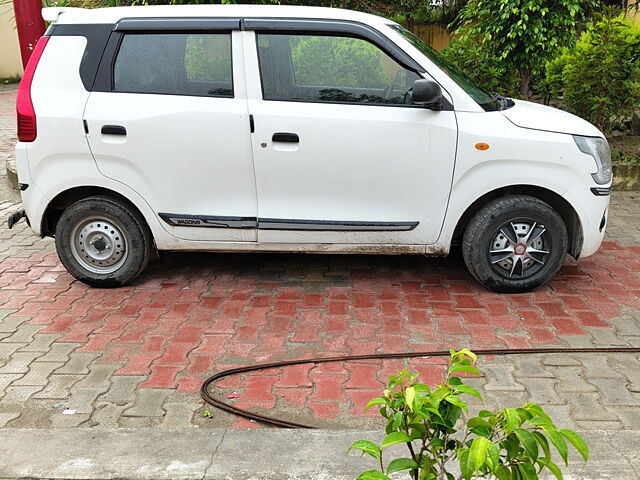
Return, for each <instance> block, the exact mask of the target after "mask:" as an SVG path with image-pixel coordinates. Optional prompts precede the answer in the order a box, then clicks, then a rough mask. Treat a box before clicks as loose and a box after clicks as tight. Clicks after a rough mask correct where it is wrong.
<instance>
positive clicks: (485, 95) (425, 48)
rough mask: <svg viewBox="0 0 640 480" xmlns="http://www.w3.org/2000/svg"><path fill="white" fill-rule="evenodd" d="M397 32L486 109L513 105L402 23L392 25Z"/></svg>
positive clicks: (492, 109)
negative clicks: (488, 89)
mask: <svg viewBox="0 0 640 480" xmlns="http://www.w3.org/2000/svg"><path fill="white" fill-rule="evenodd" d="M390 27H391V28H393V29H394V30H395V31H396V32H398V33H399V34H400V35H402V36H403V37H404V38H405V39H406V40H408V41H409V43H411V45H413V46H414V47H416V48H417V49H418V50H420V51H421V52H422V53H423V54H424V55H425V56H426V57H427V58H428V59H429V60H431V61H432V62H433V63H435V64H436V65H437V66H438V68H440V69H441V70H443V71H444V72H445V73H446V74H447V75H449V77H451V78H452V79H453V81H454V82H456V83H457V84H458V85H459V86H460V87H461V88H462V89H463V90H464V91H465V92H467V93H468V94H469V96H470V97H471V98H473V99H474V100H475V101H476V102H477V103H478V104H479V105H480V106H481V107H482V108H483V109H484V110H486V111H495V110H503V109H505V108H508V107H510V106H512V105H513V101H511V100H509V99H506V98H504V97H501V96H500V95H496V94H493V93H490V92H488V91H487V90H485V89H484V88H482V87H481V86H479V85H478V84H477V83H476V82H474V81H473V80H472V79H471V78H469V77H468V76H467V75H466V74H465V73H464V72H463V71H462V70H460V68H458V67H457V66H456V65H455V64H453V63H451V62H450V61H449V60H447V59H446V57H445V56H444V55H442V54H441V53H440V52H438V51H437V50H435V49H434V48H432V47H430V46H429V45H427V44H426V43H425V42H424V41H422V40H421V39H420V38H419V37H417V36H416V35H414V34H413V33H411V32H410V31H409V30H407V29H405V28H403V27H401V26H400V25H390Z"/></svg>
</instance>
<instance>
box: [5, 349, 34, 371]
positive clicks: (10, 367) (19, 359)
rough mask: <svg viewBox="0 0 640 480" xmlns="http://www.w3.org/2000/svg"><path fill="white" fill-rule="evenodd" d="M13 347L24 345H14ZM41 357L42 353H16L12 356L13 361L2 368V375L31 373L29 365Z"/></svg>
mask: <svg viewBox="0 0 640 480" xmlns="http://www.w3.org/2000/svg"><path fill="white" fill-rule="evenodd" d="M12 345H22V344H20V343H14V344H12ZM41 356H42V353H41V352H16V353H14V354H13V355H11V359H10V360H9V361H8V362H7V363H6V364H5V365H4V366H3V367H2V368H0V373H27V372H28V371H29V365H31V363H33V362H34V360H36V359H37V358H38V357H41Z"/></svg>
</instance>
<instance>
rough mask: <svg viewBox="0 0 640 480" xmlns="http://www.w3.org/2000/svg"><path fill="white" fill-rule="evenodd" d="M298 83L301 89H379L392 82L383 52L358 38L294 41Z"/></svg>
mask: <svg viewBox="0 0 640 480" xmlns="http://www.w3.org/2000/svg"><path fill="white" fill-rule="evenodd" d="M293 38H294V39H297V44H296V45H295V46H294V47H293V49H292V52H291V56H292V59H293V65H294V72H295V76H296V82H297V83H298V84H299V85H317V86H336V85H339V86H341V87H360V88H367V87H372V88H374V87H379V86H380V85H387V84H389V83H390V82H391V80H392V79H391V78H389V75H388V74H387V72H386V71H385V69H384V67H383V65H382V61H383V59H384V58H385V56H384V54H383V53H382V51H381V50H380V49H379V48H377V47H375V46H374V45H372V44H371V43H368V42H365V41H363V40H360V39H357V38H338V37H320V36H316V37H293Z"/></svg>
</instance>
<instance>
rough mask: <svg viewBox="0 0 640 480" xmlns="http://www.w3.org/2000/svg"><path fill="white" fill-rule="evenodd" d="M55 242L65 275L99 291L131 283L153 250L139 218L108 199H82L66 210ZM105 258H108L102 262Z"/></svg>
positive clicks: (142, 221) (151, 241)
mask: <svg viewBox="0 0 640 480" xmlns="http://www.w3.org/2000/svg"><path fill="white" fill-rule="evenodd" d="M102 229H104V230H105V231H104V232H103V231H102ZM103 233H104V235H102V234H103ZM92 239H93V240H94V241H93V242H91V240H92ZM95 239H97V241H96V240H95ZM55 240H56V250H57V252H58V256H59V257H60V260H61V261H62V264H63V265H64V266H65V268H66V269H67V270H68V272H69V273H70V274H71V275H73V276H74V277H75V278H77V279H78V280H80V281H81V282H83V283H86V284H88V285H91V286H93V287H99V288H111V287H122V286H124V285H127V284H129V283H131V282H132V281H133V280H134V279H135V278H136V277H137V276H138V275H139V274H140V273H141V272H142V271H143V270H144V268H145V267H146V265H147V263H148V262H149V258H150V256H151V252H152V251H153V248H154V247H153V239H152V236H151V232H150V231H149V227H148V226H147V224H146V222H145V221H144V219H143V218H142V216H141V215H140V214H139V213H138V212H137V211H134V210H133V209H132V208H130V207H128V206H126V205H125V204H124V203H123V202H119V201H118V200H116V199H113V198H110V197H90V198H85V199H83V200H79V201H77V202H75V203H74V204H73V205H71V206H70V207H68V208H67V209H66V210H65V211H64V212H63V213H62V215H61V216H60V220H59V221H58V224H57V225H56V233H55ZM87 240H89V241H87ZM89 244H90V245H89ZM96 245H97V246H96ZM85 248H87V250H85ZM92 252H93V253H92ZM105 255H106V256H107V257H109V258H106V259H104V258H102V257H104V256H105ZM116 260H117V261H116ZM103 264H104V265H103ZM106 264H109V265H106Z"/></svg>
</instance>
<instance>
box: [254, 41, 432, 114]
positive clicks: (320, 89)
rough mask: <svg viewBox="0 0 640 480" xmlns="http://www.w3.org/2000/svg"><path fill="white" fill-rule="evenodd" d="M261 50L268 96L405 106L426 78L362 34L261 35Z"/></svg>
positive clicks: (299, 99)
mask: <svg viewBox="0 0 640 480" xmlns="http://www.w3.org/2000/svg"><path fill="white" fill-rule="evenodd" d="M258 55H259V59H260V72H261V77H262V78H261V80H262V90H263V97H264V98H265V99H266V100H293V101H307V102H330V103H335V102H339V103H342V102H344V103H364V104H387V105H402V104H408V103H411V98H410V97H411V92H410V91H411V88H412V86H413V82H414V81H415V80H417V79H418V78H420V77H419V76H418V75H417V74H416V73H415V72H412V71H410V70H407V69H405V68H404V67H402V66H401V65H399V64H398V63H397V62H396V61H395V60H394V59H393V58H391V57H390V56H389V55H387V54H386V53H385V52H384V51H382V50H381V49H380V48H378V47H377V46H376V45H374V44H372V43H370V42H368V41H366V40H363V39H360V38H351V37H340V36H327V35H288V34H259V35H258Z"/></svg>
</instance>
